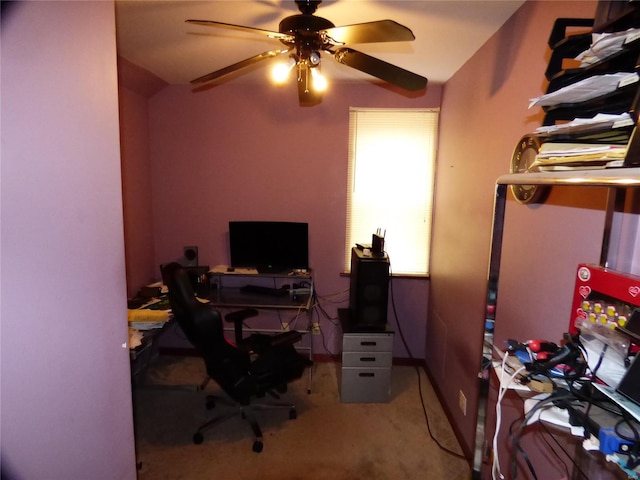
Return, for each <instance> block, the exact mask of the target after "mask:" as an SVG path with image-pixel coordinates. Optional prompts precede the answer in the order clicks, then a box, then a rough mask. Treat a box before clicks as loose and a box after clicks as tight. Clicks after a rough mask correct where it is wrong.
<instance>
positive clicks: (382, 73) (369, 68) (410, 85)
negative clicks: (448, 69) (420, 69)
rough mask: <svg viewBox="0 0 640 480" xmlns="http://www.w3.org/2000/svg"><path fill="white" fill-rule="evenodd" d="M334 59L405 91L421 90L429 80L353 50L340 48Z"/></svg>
mask: <svg viewBox="0 0 640 480" xmlns="http://www.w3.org/2000/svg"><path fill="white" fill-rule="evenodd" d="M334 58H335V59H336V60H337V61H338V62H339V63H342V64H344V65H347V66H348V67H352V68H355V69H356V70H360V71H361V72H365V73H368V74H369V75H373V76H374V77H377V78H379V79H381V80H384V81H386V82H389V83H393V84H394V85H397V86H399V87H402V88H404V89H405V90H411V91H415V90H421V89H423V88H425V87H426V86H427V79H426V78H425V77H422V76H420V75H418V74H415V73H413V72H410V71H409V70H405V69H404V68H400V67H396V66H395V65H392V64H390V63H387V62H385V61H383V60H380V59H378V58H375V57H372V56H370V55H367V54H365V53H362V52H358V51H357V50H353V49H352V48H339V49H338V50H336V52H335V55H334Z"/></svg>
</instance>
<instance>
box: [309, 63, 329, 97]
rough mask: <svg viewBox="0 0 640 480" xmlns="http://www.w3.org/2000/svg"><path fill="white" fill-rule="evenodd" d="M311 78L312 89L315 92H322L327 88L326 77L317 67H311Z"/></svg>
mask: <svg viewBox="0 0 640 480" xmlns="http://www.w3.org/2000/svg"><path fill="white" fill-rule="evenodd" d="M311 80H312V82H313V83H312V85H313V90H314V91H316V92H324V91H325V90H326V89H327V85H328V84H327V79H326V77H325V76H324V75H322V73H321V72H320V69H319V68H312V69H311Z"/></svg>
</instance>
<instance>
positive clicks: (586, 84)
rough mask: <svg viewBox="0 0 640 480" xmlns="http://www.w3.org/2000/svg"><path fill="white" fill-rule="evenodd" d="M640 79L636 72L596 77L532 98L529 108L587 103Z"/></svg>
mask: <svg viewBox="0 0 640 480" xmlns="http://www.w3.org/2000/svg"><path fill="white" fill-rule="evenodd" d="M639 79H640V77H638V74H637V73H635V72H633V73H628V72H619V73H607V74H605V75H594V76H592V77H589V78H585V79H584V80H581V81H579V82H576V83H573V84H571V85H567V86H566V87H564V88H561V89H560V90H556V91H555V92H551V93H547V94H545V95H542V96H540V97H536V98H532V99H531V101H530V103H529V108H531V107H534V106H540V107H550V106H554V105H562V104H570V103H580V102H586V101H587V100H592V99H594V98H597V97H600V96H602V95H606V94H608V93H611V92H615V91H616V90H617V89H618V88H622V87H624V86H627V85H631V84H632V83H636V82H637V81H638V80H639Z"/></svg>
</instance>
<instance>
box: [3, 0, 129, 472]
mask: <svg viewBox="0 0 640 480" xmlns="http://www.w3.org/2000/svg"><path fill="white" fill-rule="evenodd" d="M2 15H3V17H2V129H3V131H2V180H1V181H2V184H1V185H2V284H1V296H2V305H1V312H2V339H1V351H2V387H1V395H2V397H1V399H2V425H1V429H2V430H1V432H2V469H3V473H5V472H7V473H11V474H13V477H10V478H25V479H26V478H33V479H37V478H56V479H58V478H60V479H62V478H68V479H75V478H87V479H89V478H90V479H114V478H118V479H134V478H135V477H136V471H135V451H134V441H133V438H134V437H133V417H132V408H131V387H130V385H131V384H130V373H129V351H128V348H127V345H126V343H127V324H126V305H125V302H124V299H125V295H126V291H125V262H124V246H123V222H122V194H121V179H120V149H119V136H118V103H117V102H118V98H117V77H116V44H115V35H114V31H115V20H114V7H113V2H16V3H15V4H13V5H12V6H10V7H9V8H8V9H6V10H5V8H4V6H3V12H2Z"/></svg>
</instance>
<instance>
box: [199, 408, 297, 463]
mask: <svg viewBox="0 0 640 480" xmlns="http://www.w3.org/2000/svg"><path fill="white" fill-rule="evenodd" d="M216 400H217V397H215V396H213V395H207V400H206V407H207V409H208V410H209V409H212V408H215V406H216V403H217V402H216ZM233 406H234V410H233V411H231V412H226V413H224V414H220V415H217V416H216V417H214V418H212V419H211V420H209V421H208V422H206V423H204V424H202V425H200V427H198V430H197V431H196V432H195V433H194V434H193V443H195V444H196V445H199V444H201V443H202V442H203V441H204V432H205V431H207V430H209V429H210V428H213V427H214V426H216V425H218V424H221V423H223V422H225V421H227V420H229V419H230V418H233V417H236V416H240V417H242V419H243V420H246V421H247V423H248V424H249V426H250V427H251V430H252V431H253V436H254V440H253V447H252V450H253V451H254V452H256V453H260V452H261V451H262V449H263V447H264V445H263V443H262V430H261V429H260V425H259V424H258V421H257V419H256V416H255V411H256V410H275V409H278V410H280V409H287V410H289V419H290V420H295V419H296V418H298V412H297V410H296V406H295V405H294V404H293V403H280V402H277V403H252V404H250V405H239V404H237V403H233Z"/></svg>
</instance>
